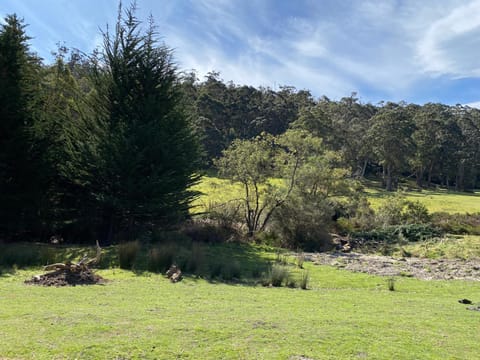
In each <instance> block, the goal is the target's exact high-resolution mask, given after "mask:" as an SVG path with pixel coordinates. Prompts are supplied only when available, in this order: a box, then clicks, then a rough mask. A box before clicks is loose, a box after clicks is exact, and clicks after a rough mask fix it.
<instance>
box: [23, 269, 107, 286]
mask: <svg viewBox="0 0 480 360" xmlns="http://www.w3.org/2000/svg"><path fill="white" fill-rule="evenodd" d="M105 282H106V280H105V279H104V278H102V277H101V276H100V275H97V274H95V273H94V272H93V271H92V270H90V269H87V270H84V271H80V272H72V271H68V270H56V271H52V272H49V273H46V274H43V275H36V276H34V277H33V278H31V279H30V280H26V281H25V284H29V285H41V286H75V285H94V284H103V283H105Z"/></svg>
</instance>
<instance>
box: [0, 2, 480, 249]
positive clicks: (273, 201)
mask: <svg viewBox="0 0 480 360" xmlns="http://www.w3.org/2000/svg"><path fill="white" fill-rule="evenodd" d="M144 25H145V24H142V22H141V21H140V20H139V19H138V18H137V17H136V15H135V9H134V8H130V9H127V11H126V12H125V14H124V15H122V16H120V17H119V20H118V23H117V24H116V27H115V28H114V31H113V32H110V31H106V32H104V33H103V45H102V47H101V48H100V49H97V50H96V51H94V52H92V53H90V54H87V53H84V52H83V51H80V50H77V49H68V48H66V47H64V46H60V47H59V48H58V49H57V50H56V52H55V54H54V55H55V60H54V62H52V63H48V62H45V61H44V60H42V59H40V58H39V57H38V56H37V55H36V54H35V53H34V52H33V51H32V50H31V49H30V46H29V36H28V28H27V27H26V26H25V24H24V22H23V20H22V19H21V18H19V17H18V16H17V15H9V16H7V17H6V18H5V19H4V24H3V25H2V28H1V31H0V112H1V113H0V119H1V121H0V234H1V235H0V236H1V237H2V238H3V239H5V240H9V241H19V240H28V241H49V240H50V239H51V237H52V236H54V235H56V234H58V236H61V237H62V238H64V239H66V240H67V241H70V242H91V241H93V239H101V241H102V242H105V243H107V244H110V243H116V242H122V241H129V240H133V239H137V238H139V237H141V236H143V234H146V233H149V232H151V231H154V229H158V228H160V229H166V228H170V227H172V226H175V225H176V224H179V223H182V222H184V221H186V220H187V219H189V218H191V211H190V210H191V209H190V208H191V203H192V201H193V200H194V199H196V198H198V196H199V193H198V191H195V190H193V187H192V186H193V185H195V184H197V183H198V182H199V181H201V178H202V175H203V174H205V173H209V174H212V173H214V174H216V175H218V176H221V177H223V178H227V179H231V180H233V181H236V182H239V183H241V184H243V188H244V190H245V191H246V194H244V195H243V200H242V201H240V202H238V203H236V204H235V206H233V207H236V208H235V209H234V210H235V211H234V212H235V214H237V213H240V214H242V215H241V216H240V220H239V221H243V222H244V223H245V224H246V229H247V231H246V232H247V234H248V236H249V237H251V236H253V235H254V234H256V233H258V232H264V231H265V230H267V229H268V228H269V226H270V225H271V224H273V223H274V222H275V221H277V223H282V220H281V219H282V218H283V219H292V218H298V222H300V223H302V226H301V227H303V228H305V227H307V228H308V224H311V225H312V224H317V225H318V224H325V223H326V222H325V221H323V220H322V221H320V220H319V219H333V221H334V222H335V221H336V220H338V218H339V217H341V218H343V219H345V218H346V219H347V222H348V220H349V218H350V219H353V218H355V217H358V216H363V215H361V213H362V211H364V210H365V209H364V210H361V208H362V206H363V207H365V206H367V207H368V205H365V201H363V202H362V201H361V199H360V200H359V199H357V198H355V199H354V196H353V194H355V193H356V194H358V191H357V190H358V189H359V187H361V186H362V182H363V181H364V180H365V179H370V180H378V181H380V182H381V184H382V186H383V187H384V188H385V189H386V190H387V191H391V192H394V191H396V190H398V189H399V182H401V181H402V179H407V180H412V181H414V182H415V184H416V186H417V188H418V189H420V190H421V189H434V188H444V189H447V190H455V191H462V192H470V191H472V190H474V189H475V188H477V187H478V185H479V180H480V179H479V173H478V169H479V166H480V110H478V109H475V108H471V107H468V106H464V105H460V104H459V105H455V106H451V105H445V104H439V103H427V104H423V105H417V104H410V103H405V102H399V103H393V102H381V103H378V104H371V103H362V102H361V101H360V100H359V98H358V97H357V94H355V93H352V94H351V95H350V96H346V97H344V98H342V99H340V100H331V99H329V98H327V97H325V96H323V97H320V98H315V97H314V96H313V95H312V94H311V92H310V91H309V90H307V89H302V90H298V89H296V88H295V87H293V86H280V87H279V88H278V89H271V88H255V87H252V86H247V85H238V84H234V83H232V82H225V81H224V80H223V79H222V78H221V74H219V73H218V72H215V71H214V70H212V71H211V72H210V73H208V74H207V76H205V78H203V79H199V78H198V76H197V73H196V72H195V71H194V70H191V71H183V70H182V69H179V68H178V67H177V65H176V63H175V59H174V53H173V51H172V49H170V48H169V47H168V46H167V45H165V44H163V43H162V42H160V41H159V35H158V34H157V33H156V28H155V25H154V24H153V23H152V22H151V23H149V24H147V26H146V27H145V26H144ZM272 179H277V180H279V181H281V182H282V184H278V183H277V184H274V183H272ZM345 196H347V198H348V199H349V201H347V202H348V204H346V203H345V201H343V202H342V200H339V199H341V197H345ZM352 199H353V200H352ZM350 200H351V201H350ZM353 203H355V204H353ZM299 204H303V206H304V207H307V208H309V210H308V209H303V212H300V211H296V210H295V209H297V210H298V208H299ZM352 204H353V205H352ZM359 204H360V205H359ZM362 204H363V205H362ZM404 205H405V204H404ZM410 205H411V206H414V205H415V204H413V205H412V204H410ZM417 205H418V204H417ZM231 208H232V206H230V210H232V209H231ZM423 210H425V209H423ZM222 211H223V210H222ZM232 211H233V210H232ZM365 211H367V210H365ZM368 211H373V210H371V209H370V210H368ZM368 211H367V213H368ZM227 213H228V211H227ZM235 214H233V215H232V217H234V218H235V216H236V215H235ZM237 215H238V214H237ZM294 215H296V216H294ZM207 216H208V215H207ZM309 217H310V218H309ZM284 225H285V223H284ZM336 225H338V224H333V225H332V223H331V221H330V222H329V225H328V226H329V227H330V228H329V229H325V230H329V231H331V230H332V228H336V229H337V230H338V229H340V230H341V231H345V227H343V228H342V226H336ZM291 226H293V225H292V224H291ZM295 226H296V227H299V226H300V225H298V224H297V225H295ZM347 228H348V226H347ZM342 229H343V230H342ZM284 230H285V231H281V233H283V234H285V233H288V232H289V231H287V229H284ZM290 230H291V229H290ZM347 230H348V229H347ZM290 232H291V231H290ZM297 235H298V234H296V235H295V234H293V235H292V234H291V236H294V237H295V236H297Z"/></svg>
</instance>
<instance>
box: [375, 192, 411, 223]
mask: <svg viewBox="0 0 480 360" xmlns="http://www.w3.org/2000/svg"><path fill="white" fill-rule="evenodd" d="M405 205H406V200H405V198H404V197H403V196H401V195H399V194H397V195H395V196H390V197H388V198H387V199H386V200H385V201H384V202H383V204H382V205H381V206H380V207H379V208H378V210H377V212H376V214H375V223H376V224H377V226H381V227H386V226H390V225H400V224H401V223H402V222H403V215H402V212H403V208H404V207H405Z"/></svg>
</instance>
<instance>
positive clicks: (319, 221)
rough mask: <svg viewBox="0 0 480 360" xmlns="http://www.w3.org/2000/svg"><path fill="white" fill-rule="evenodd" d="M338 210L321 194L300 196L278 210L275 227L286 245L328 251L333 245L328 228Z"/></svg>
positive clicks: (273, 222) (273, 224)
mask: <svg viewBox="0 0 480 360" xmlns="http://www.w3.org/2000/svg"><path fill="white" fill-rule="evenodd" d="M334 214H335V209H334V208H333V207H332V204H330V202H329V201H328V200H326V199H321V198H320V197H318V196H308V195H303V196H296V197H293V198H292V199H290V201H289V202H288V203H285V204H284V205H283V206H281V207H280V208H278V209H277V211H276V212H275V213H274V215H273V219H272V225H271V226H272V228H273V230H274V231H275V232H276V233H278V234H279V236H280V237H281V239H282V246H283V247H286V248H289V249H302V250H305V251H326V250H330V249H331V248H332V247H333V242H332V238H331V236H330V234H329V232H328V229H329V228H330V227H331V226H332V224H333V221H332V216H333V215H334Z"/></svg>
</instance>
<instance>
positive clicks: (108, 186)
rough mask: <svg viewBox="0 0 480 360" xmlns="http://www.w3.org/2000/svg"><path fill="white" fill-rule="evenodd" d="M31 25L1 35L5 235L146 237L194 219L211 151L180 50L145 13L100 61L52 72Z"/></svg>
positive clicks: (130, 19)
mask: <svg viewBox="0 0 480 360" xmlns="http://www.w3.org/2000/svg"><path fill="white" fill-rule="evenodd" d="M28 40H29V37H28V36H27V35H26V31H25V25H24V23H23V21H22V20H21V19H20V18H19V17H18V16H16V15H10V16H7V17H6V18H5V23H4V24H3V25H2V27H1V30H0V233H1V234H2V238H6V239H42V240H48V237H49V236H51V235H52V234H56V233H59V234H68V236H69V237H70V238H71V239H74V241H81V240H90V239H92V238H100V239H102V240H106V241H108V242H110V241H113V240H114V238H117V239H118V238H123V239H125V240H128V239H132V238H136V237H137V236H138V235H139V233H141V232H143V231H146V230H147V229H148V228H151V227H153V226H157V225H162V224H169V223H172V222H174V221H177V220H178V219H181V218H184V217H186V216H188V208H189V203H190V201H191V199H192V198H193V197H194V196H195V193H194V192H192V191H191V190H190V187H191V185H192V184H193V183H195V182H196V181H197V180H198V172H197V169H198V168H199V165H200V144H199V141H198V138H197V136H196V133H195V130H194V127H193V126H192V124H191V122H190V118H189V116H188V114H187V113H186V110H185V107H184V106H183V95H182V91H181V86H180V80H179V75H178V70H177V68H176V65H175V63H174V61H173V59H172V52H171V50H170V49H169V48H168V47H166V46H165V45H163V44H160V43H159V42H158V36H157V34H156V30H155V27H154V24H153V22H150V23H149V24H148V26H147V27H146V28H145V29H144V28H143V27H142V24H141V22H140V21H139V20H138V19H137V18H136V16H135V7H134V6H132V7H130V8H128V9H126V10H125V11H123V10H121V9H120V10H119V18H118V22H117V24H116V26H115V28H114V31H113V32H110V31H109V30H107V31H106V32H104V33H103V47H102V49H101V50H99V51H97V52H94V53H93V54H90V55H84V54H82V53H81V52H79V51H69V50H68V49H65V48H60V49H59V51H58V53H57V54H56V60H55V62H54V63H53V64H44V63H43V62H42V61H41V59H39V58H38V57H37V56H36V55H35V54H34V53H33V52H32V51H31V50H30V48H29V45H28Z"/></svg>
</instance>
